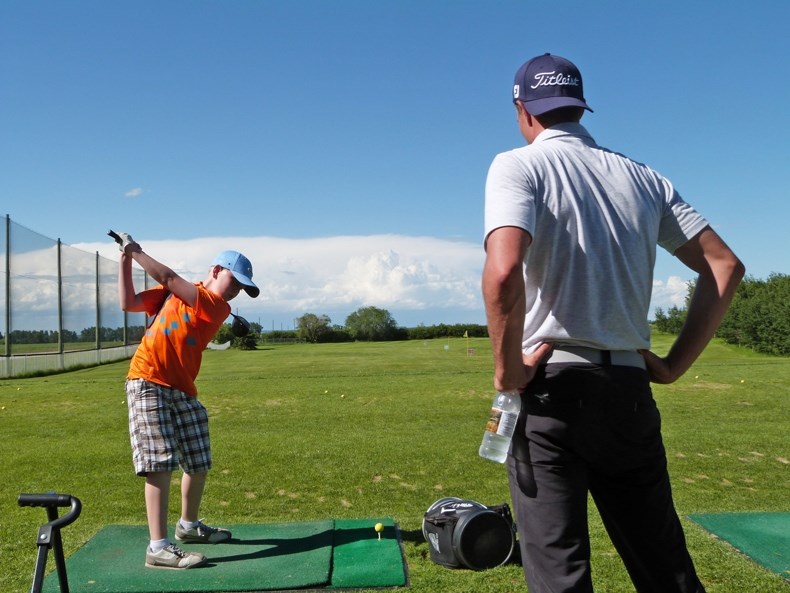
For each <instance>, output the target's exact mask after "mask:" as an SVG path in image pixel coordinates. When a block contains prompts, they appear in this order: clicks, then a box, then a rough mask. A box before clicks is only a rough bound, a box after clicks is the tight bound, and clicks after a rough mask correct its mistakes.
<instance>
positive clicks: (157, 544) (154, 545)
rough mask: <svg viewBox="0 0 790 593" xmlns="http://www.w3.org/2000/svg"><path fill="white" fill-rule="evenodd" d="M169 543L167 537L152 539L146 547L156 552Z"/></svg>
mask: <svg viewBox="0 0 790 593" xmlns="http://www.w3.org/2000/svg"><path fill="white" fill-rule="evenodd" d="M169 545H170V540H169V539H167V538H165V539H152V540H151V543H150V544H148V547H149V548H151V551H152V552H154V553H156V552H158V551H159V550H162V549H164V548H166V547H167V546H169Z"/></svg>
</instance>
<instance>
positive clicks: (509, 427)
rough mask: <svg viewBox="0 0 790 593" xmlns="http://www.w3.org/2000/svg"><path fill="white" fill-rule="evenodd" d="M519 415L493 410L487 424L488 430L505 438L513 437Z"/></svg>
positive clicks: (497, 409)
mask: <svg viewBox="0 0 790 593" xmlns="http://www.w3.org/2000/svg"><path fill="white" fill-rule="evenodd" d="M517 420H518V414H516V413H513V412H505V411H504V410H501V409H499V408H491V415H490V416H489V417H488V422H486V430H487V431H488V432H493V433H494V434H498V435H501V436H505V437H511V436H513V432H515V430H516V421H517Z"/></svg>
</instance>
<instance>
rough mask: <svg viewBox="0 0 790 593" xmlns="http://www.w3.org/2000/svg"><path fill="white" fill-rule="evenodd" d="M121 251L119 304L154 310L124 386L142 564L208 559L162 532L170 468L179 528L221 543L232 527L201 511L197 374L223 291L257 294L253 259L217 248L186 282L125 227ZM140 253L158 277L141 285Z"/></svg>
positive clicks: (224, 312) (178, 533)
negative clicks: (207, 519)
mask: <svg viewBox="0 0 790 593" xmlns="http://www.w3.org/2000/svg"><path fill="white" fill-rule="evenodd" d="M118 239H119V243H120V249H121V260H120V266H119V273H118V293H119V299H120V304H121V309H122V310H124V311H134V312H141V311H145V312H146V313H147V314H148V315H150V316H155V318H154V320H153V321H152V322H151V325H150V326H149V327H148V329H147V330H146V332H145V335H144V336H143V339H142V342H141V343H140V346H139V347H138V348H137V350H136V352H135V354H134V356H133V357H132V361H131V363H130V365H129V372H128V374H127V376H126V394H127V401H128V404H129V406H128V407H129V435H130V438H131V443H132V456H133V462H134V468H135V472H136V473H137V475H138V476H141V477H144V478H145V490H144V491H145V505H146V516H147V518H148V532H149V537H150V541H149V544H148V547H147V548H146V554H145V566H146V567H149V568H166V569H189V568H194V567H197V566H201V565H203V564H205V563H206V560H207V558H206V556H204V555H203V554H201V553H200V552H192V551H185V550H183V549H182V548H181V547H179V546H178V545H176V544H174V543H172V542H171V541H170V539H169V537H168V531H167V516H168V502H169V494H170V481H171V476H172V472H173V471H174V470H176V469H177V468H178V467H181V469H182V470H183V472H184V473H183V475H182V477H181V517H180V519H179V520H178V522H177V523H176V529H175V538H176V539H177V540H178V541H181V542H185V543H212V544H214V543H221V542H226V541H228V540H229V539H230V538H231V532H230V531H228V530H227V529H223V528H219V527H210V526H208V525H206V524H205V523H203V522H202V521H201V520H200V519H199V515H198V513H199V512H200V503H201V501H202V498H203V489H204V488H205V484H206V477H207V475H208V471H209V469H211V464H212V461H211V442H210V438H209V428H208V414H207V412H206V409H205V408H204V407H203V404H201V403H200V401H199V400H198V398H197V388H196V386H195V379H196V377H197V375H198V373H199V371H200V364H201V362H202V356H203V350H204V349H205V348H206V345H207V344H208V343H209V342H210V341H211V339H212V338H213V337H214V334H216V333H217V330H218V329H219V327H220V326H221V325H222V323H223V322H224V321H225V320H226V319H227V318H228V315H230V305H229V304H228V302H229V301H231V300H233V299H234V298H236V296H238V294H239V293H240V292H241V291H242V290H244V291H245V292H246V293H247V294H248V295H249V296H251V297H253V298H255V297H257V296H258V295H259V294H260V289H259V288H258V287H257V286H256V285H255V283H254V282H253V281H252V264H251V263H250V260H248V259H247V258H246V257H245V256H244V255H242V254H241V253H239V252H237V251H223V252H222V253H220V254H219V255H218V256H217V257H216V259H215V260H214V261H213V262H212V264H211V266H210V267H209V269H208V273H207V275H206V277H205V279H204V280H203V281H202V282H190V281H189V280H186V279H184V278H182V277H181V276H179V275H178V274H176V273H175V272H174V271H173V270H172V269H170V268H169V267H167V266H166V265H164V264H162V263H160V262H158V261H157V260H155V259H154V258H152V257H151V256H149V255H148V254H146V253H145V252H144V251H143V250H142V248H141V247H140V245H139V244H138V243H137V242H135V241H134V240H133V239H132V237H131V236H130V235H128V234H126V233H121V234H120V236H119V237H118ZM132 261H135V262H137V263H138V264H139V265H140V266H141V267H142V268H143V269H144V270H145V271H146V272H147V273H148V274H149V275H150V276H151V277H152V278H153V279H154V280H156V281H157V282H159V284H160V286H158V287H156V288H152V289H149V290H143V291H140V292H137V291H136V290H135V287H134V282H133V276H132Z"/></svg>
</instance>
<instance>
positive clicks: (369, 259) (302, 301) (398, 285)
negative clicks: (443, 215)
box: [75, 235, 484, 324]
mask: <svg viewBox="0 0 790 593" xmlns="http://www.w3.org/2000/svg"><path fill="white" fill-rule="evenodd" d="M139 240H140V243H141V245H142V246H143V248H144V249H145V250H146V252H148V253H149V254H150V255H151V256H153V257H154V258H156V259H158V260H160V261H161V262H162V263H165V264H167V265H168V266H170V267H171V268H173V269H174V270H176V271H177V272H178V273H179V274H181V275H182V276H184V277H185V278H189V279H190V280H193V281H197V280H202V279H203V277H204V276H205V274H206V272H207V271H208V268H209V266H210V264H211V262H212V260H213V259H214V257H215V256H216V254H217V253H219V252H220V251H222V250H225V249H235V250H237V251H241V252H242V253H244V254H245V255H246V256H247V257H249V258H250V260H251V261H252V265H253V272H254V275H253V279H254V280H255V283H256V284H257V285H258V286H259V287H260V289H261V294H260V296H259V297H258V298H257V299H250V298H248V297H247V296H246V295H243V294H242V296H240V297H238V298H237V299H236V300H234V301H233V303H232V306H233V307H234V309H237V308H238V309H239V311H240V313H242V314H243V315H245V316H247V317H249V318H250V319H255V317H256V315H261V316H262V317H263V318H271V317H273V316H277V317H278V318H283V319H287V320H292V319H293V318H294V317H298V316H300V315H302V314H304V313H308V312H309V313H316V314H328V315H329V316H330V317H331V318H332V320H333V322H334V323H340V324H342V323H343V322H344V321H345V317H346V316H347V315H348V314H350V313H352V312H354V311H356V310H357V309H358V308H360V307H363V306H376V307H381V308H385V309H387V310H389V311H390V312H391V313H392V314H393V317H394V318H395V319H396V321H398V322H399V323H401V324H407V323H409V324H411V323H410V322H407V321H406V320H405V318H406V317H411V315H410V314H409V313H408V312H414V314H415V315H416V317H420V316H421V315H422V316H423V317H425V319H420V320H419V322H424V323H426V324H433V323H455V322H461V321H463V320H467V321H469V322H474V323H483V313H482V311H483V303H482V297H481V294H480V275H481V273H482V269H483V259H484V253H483V248H482V246H481V245H478V244H472V243H468V242H459V241H448V240H444V239H437V238H433V237H410V236H403V235H371V236H339V237H325V238H311V239H284V238H278V237H227V238H221V237H209V238H202V239H192V240H189V241H146V240H144V239H143V238H142V237H141V238H140V239H139ZM75 247H79V248H80V249H85V250H88V251H99V253H100V254H101V255H103V256H105V257H109V258H112V259H115V260H117V259H118V251H117V247H115V246H114V245H113V244H111V243H110V242H108V243H106V244H83V245H75ZM417 312H420V313H419V314H418V313H417Z"/></svg>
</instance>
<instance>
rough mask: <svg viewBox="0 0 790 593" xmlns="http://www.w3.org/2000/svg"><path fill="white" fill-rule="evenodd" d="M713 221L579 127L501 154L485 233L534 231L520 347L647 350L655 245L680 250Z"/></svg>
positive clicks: (489, 192) (489, 189) (493, 172)
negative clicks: (510, 228) (507, 228)
mask: <svg viewBox="0 0 790 593" xmlns="http://www.w3.org/2000/svg"><path fill="white" fill-rule="evenodd" d="M707 224H708V223H707V221H706V220H705V219H704V218H703V217H702V216H701V215H699V214H698V213H697V212H696V211H695V210H694V209H693V208H692V207H691V206H689V205H688V204H686V203H685V202H684V201H683V199H682V198H681V197H680V195H679V194H678V193H677V192H676V191H675V188H674V187H673V186H672V184H671V183H670V182H669V181H668V180H667V179H665V178H664V177H662V176H661V175H659V174H658V173H656V172H655V171H653V170H652V169H650V168H649V167H647V166H645V165H642V164H640V163H637V162H634V161H632V160H630V159H628V158H627V157H625V156H623V155H620V154H617V153H614V152H611V151H609V150H607V149H605V148H602V147H600V146H598V145H597V144H596V143H595V141H594V140H593V138H592V136H590V134H589V132H587V130H586V129H585V128H584V127H583V126H582V125H580V124H560V125H557V126H554V127H552V128H550V129H548V130H545V131H544V132H542V133H541V134H540V135H539V136H538V137H537V138H536V139H535V141H534V142H533V143H532V144H530V145H528V146H524V147H521V148H517V149H515V150H511V151H508V152H504V153H501V154H499V155H497V156H496V157H495V158H494V161H493V162H492V163H491V167H490V169H489V171H488V178H487V180H486V199H485V237H486V238H487V237H488V235H489V234H490V233H491V232H492V231H493V230H495V229H497V228H500V227H503V226H515V227H519V228H522V229H524V230H525V231H527V232H528V233H529V234H530V235H531V236H532V244H531V246H530V248H529V249H528V251H527V256H526V259H525V260H524V264H525V286H526V295H527V315H526V318H525V322H524V340H523V348H524V352H530V351H532V350H534V349H535V347H536V346H537V345H538V344H539V343H540V342H544V341H552V342H555V343H557V344H566V345H576V346H589V347H593V348H601V349H609V350H634V349H637V348H648V347H649V346H650V327H649V324H648V319H647V318H648V313H649V310H648V309H649V307H650V295H651V291H652V286H653V267H654V265H655V260H656V245H661V246H662V247H663V248H664V249H666V250H667V251H668V252H669V253H674V252H675V250H676V249H677V248H678V247H680V246H681V245H683V244H684V243H685V242H687V241H688V240H689V239H691V238H692V237H694V236H695V235H696V234H697V233H699V232H700V231H701V230H702V229H703V228H705V226H706V225H707Z"/></svg>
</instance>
